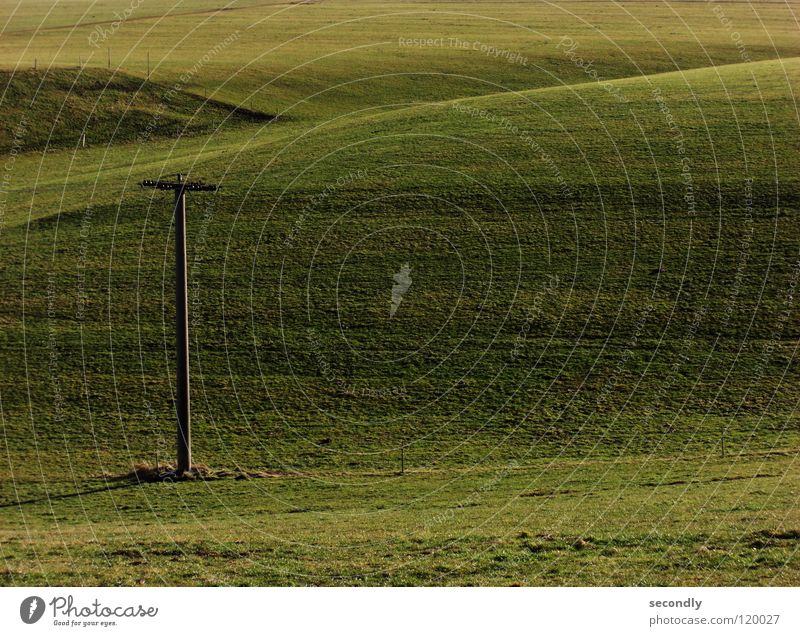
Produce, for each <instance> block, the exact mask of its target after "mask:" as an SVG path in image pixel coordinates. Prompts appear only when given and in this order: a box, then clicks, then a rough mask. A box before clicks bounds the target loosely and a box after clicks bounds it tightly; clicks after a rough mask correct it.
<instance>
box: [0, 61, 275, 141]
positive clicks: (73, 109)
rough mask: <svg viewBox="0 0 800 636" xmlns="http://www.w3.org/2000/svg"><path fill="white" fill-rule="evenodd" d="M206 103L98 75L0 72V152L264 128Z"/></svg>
mask: <svg viewBox="0 0 800 636" xmlns="http://www.w3.org/2000/svg"><path fill="white" fill-rule="evenodd" d="M270 118H271V117H270V116H269V115H264V114H261V113H257V112H253V111H249V110H242V109H236V108H233V107H232V106H230V105H228V104H224V103H221V102H217V101H213V100H206V99H203V98H201V97H199V96H197V95H194V94H192V93H190V92H187V91H186V90H185V86H184V85H182V84H180V83H179V84H175V85H166V84H158V83H154V82H148V81H144V80H142V79H141V78H137V77H134V76H132V75H127V74H125V73H120V72H115V73H112V72H110V71H106V70H100V69H94V68H91V69H88V68H87V69H81V70H77V69H49V70H48V71H46V72H45V71H33V70H25V71H16V72H10V71H0V151H1V152H8V151H9V150H10V149H11V148H12V147H13V148H15V149H16V150H17V151H21V152H27V151H31V150H40V149H43V148H45V147H46V148H51V149H52V148H62V147H63V148H77V147H82V146H83V141H82V136H83V135H85V141H86V144H88V145H90V146H91V145H106V144H109V143H124V142H130V141H138V142H141V143H145V142H149V141H151V140H153V139H157V138H159V137H179V136H181V135H197V134H209V133H212V132H214V131H215V130H216V129H217V127H218V126H221V125H223V124H226V125H236V124H239V125H241V124H242V123H252V122H258V121H268V120H269V119H270Z"/></svg>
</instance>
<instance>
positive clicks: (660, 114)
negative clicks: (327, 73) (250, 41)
mask: <svg viewBox="0 0 800 636" xmlns="http://www.w3.org/2000/svg"><path fill="white" fill-rule="evenodd" d="M799 70H800V69H799V67H798V63H797V61H796V60H786V61H781V62H759V63H751V64H744V65H731V66H727V67H719V68H715V69H701V70H696V71H691V72H685V73H675V74H664V75H657V76H652V77H647V78H644V79H631V80H621V81H619V82H616V83H614V84H613V87H614V90H609V89H608V87H604V86H601V85H597V84H595V83H588V84H581V85H576V86H569V87H564V88H560V89H556V88H552V89H544V90H534V91H528V92H523V93H506V94H499V95H493V96H487V97H483V98H476V99H472V100H460V101H455V102H449V103H442V104H432V105H427V106H419V107H413V108H408V109H403V110H399V111H395V112H392V113H382V114H381V113H378V114H365V115H360V116H353V117H350V118H348V119H346V120H343V121H334V122H331V123H330V124H326V125H323V126H321V127H319V128H317V129H313V130H310V131H306V132H305V133H304V134H302V135H299V136H297V137H296V138H294V137H292V136H291V133H292V129H290V130H288V131H283V132H281V133H279V134H276V133H275V132H274V131H275V130H278V129H276V128H273V127H271V125H270V126H267V127H265V128H262V127H258V128H252V129H250V130H248V131H242V136H241V139H240V149H241V151H240V152H235V151H231V152H230V153H226V154H224V155H221V154H216V153H211V154H210V155H208V156H206V155H205V154H203V150H202V149H200V148H196V149H195V150H194V151H192V152H190V151H189V150H187V152H189V156H190V157H192V159H191V160H190V161H188V162H184V163H183V165H186V163H189V164H191V163H192V162H196V163H195V168H194V169H193V170H194V174H196V175H197V176H198V177H202V178H205V179H207V180H211V179H215V178H216V179H221V181H222V183H223V185H224V188H223V190H222V191H221V193H219V194H218V195H215V196H214V197H213V198H205V197H197V198H195V199H193V201H192V202H191V204H190V205H191V206H193V209H194V212H193V213H192V214H190V224H189V232H190V237H191V238H190V241H191V242H190V261H191V263H192V267H191V278H192V292H191V296H192V299H191V300H192V321H193V322H192V327H193V334H192V337H193V377H194V378H195V384H194V387H195V410H194V413H195V423H196V431H197V435H196V441H195V444H196V453H197V456H198V459H201V460H202V461H204V462H206V463H209V464H211V465H231V464H233V465H242V466H251V467H259V468H267V469H276V470H294V469H301V470H307V469H312V468H331V469H347V470H358V469H376V468H387V467H394V465H395V463H396V461H397V455H398V453H399V450H398V449H399V447H400V446H401V445H407V448H406V457H407V461H408V462H409V463H410V464H411V465H418V466H447V465H462V464H464V463H470V462H475V461H499V460H500V459H507V458H509V457H512V458H517V459H520V460H525V459H528V458H532V457H540V456H543V455H544V456H560V455H563V454H567V455H570V456H576V455H577V456H586V455H587V454H590V455H595V454H597V455H600V456H608V455H613V456H616V455H619V454H627V453H639V452H656V453H658V454H669V453H680V452H691V453H700V454H707V453H717V452H719V450H720V440H721V435H722V431H726V435H727V442H728V447H729V449H736V450H738V451H743V452H749V451H750V450H754V449H769V448H772V447H774V446H776V445H777V446H779V447H785V446H787V445H791V444H794V443H795V441H796V439H797V429H796V424H795V423H794V420H793V419H792V417H791V413H792V412H793V409H794V405H795V404H796V401H797V399H798V397H800V396H798V393H797V391H796V386H797V383H796V382H795V381H794V379H795V377H796V371H795V366H794V365H793V364H792V363H791V360H792V358H793V356H794V350H795V343H796V338H797V336H798V332H797V328H796V324H797V323H796V321H794V320H791V319H790V317H791V316H792V315H793V314H792V312H793V311H794V309H793V300H792V298H793V296H792V289H793V288H794V286H795V284H796V277H797V275H798V269H797V248H796V245H797V239H798V234H797V230H796V227H795V226H796V224H795V223H794V222H793V218H794V215H795V214H796V211H797V177H796V175H797V168H798V166H797V161H798V160H797V156H796V153H795V152H794V145H793V142H792V139H793V138H794V132H795V131H796V129H797V114H796V110H795V109H794V106H793V102H792V100H791V95H792V92H791V91H792V87H793V86H795V85H796V84H797V79H798V71H799ZM245 132H246V135H245V134H244V133H245ZM204 143H205V142H204ZM226 143H227V142H226ZM207 146H209V147H211V148H213V147H214V146H215V143H214V142H213V141H212V142H210V143H208V144H207ZM133 150H134V148H133V147H131V148H130V150H129V151H128V152H130V154H129V155H127V156H126V155H125V152H126V151H125V147H124V146H123V147H121V148H119V149H117V152H118V153H120V154H118V156H117V157H116V158H115V161H117V162H120V163H121V165H125V164H127V165H128V167H127V168H126V170H127V172H128V174H129V177H128V178H129V180H130V181H135V180H136V179H138V178H139V176H142V177H145V176H153V167H148V166H149V165H150V164H149V161H150V159H149V158H148V156H147V154H136V155H134V154H133ZM139 161H142V162H143V164H142V166H140V164H139ZM173 161H174V160H173ZM100 165H102V164H98V165H97V166H96V167H95V168H94V172H95V174H96V175H97V176H96V177H95V178H96V179H98V180H99V183H101V184H102V183H103V179H104V176H103V175H104V172H103V170H102V169H101V168H100ZM145 169H146V170H148V172H144V171H143V170H145ZM140 171H141V172H140ZM88 174H90V175H91V174H92V170H89V171H88ZM105 178H108V177H105ZM71 183H72V182H71V181H70V179H69V178H68V179H66V181H65V186H67V187H68V186H69V185H70V184H71ZM109 183H111V182H110V181H109ZM124 187H125V186H124V184H122V183H116V184H113V185H112V186H111V192H110V194H111V196H112V197H114V198H117V197H118V201H119V202H118V203H114V204H107V203H103V202H102V201H101V202H99V203H97V204H94V203H93V204H92V206H91V207H89V208H79V207H77V208H76V209H74V210H69V211H66V212H62V213H61V214H60V215H59V217H58V218H57V219H56V217H50V218H42V219H40V220H38V221H35V222H34V223H32V224H29V225H19V226H17V227H14V228H9V230H8V233H7V235H6V240H7V241H10V242H11V244H12V245H13V244H14V242H16V245H18V248H17V250H16V251H15V254H16V259H18V260H16V259H15V260H12V261H11V262H10V266H9V267H8V268H6V269H5V270H4V274H3V275H4V276H5V277H6V280H7V281H8V287H9V289H11V290H12V292H10V293H9V295H8V296H7V302H8V303H9V306H17V307H18V306H21V305H22V304H23V300H22V299H23V290H22V289H21V287H20V285H19V281H20V280H23V279H24V280H26V281H27V283H26V286H25V289H24V306H25V315H24V317H23V318H22V319H18V318H13V317H12V315H11V314H7V321H8V325H9V329H8V330H7V332H6V333H7V336H6V338H7V340H6V344H5V346H6V347H7V350H9V351H11V352H12V355H9V356H5V363H4V364H5V365H6V366H5V368H4V369H3V374H4V377H6V378H11V377H12V376H13V373H14V369H15V368H16V365H17V363H18V360H19V352H22V351H24V352H25V354H24V355H25V362H26V364H27V365H28V369H29V373H28V377H29V378H33V377H37V378H43V381H33V382H30V383H29V385H28V386H27V387H24V389H23V387H20V386H19V385H17V384H14V383H8V384H6V386H4V387H3V399H4V411H5V414H6V418H7V419H8V421H9V422H14V424H13V425H9V426H8V428H7V440H8V442H7V443H8V444H9V446H10V448H11V450H12V451H14V452H18V453H21V454H20V455H19V457H22V456H23V454H24V450H23V449H25V448H26V447H27V445H28V444H29V440H30V438H31V436H32V435H36V437H37V440H38V441H39V444H40V451H41V452H42V453H44V454H45V456H46V455H47V454H49V453H51V452H52V453H56V452H58V451H57V449H58V448H60V447H61V446H62V445H63V439H64V436H66V437H67V439H68V440H69V444H70V448H71V452H73V453H77V454H78V455H83V454H85V459H82V460H81V461H80V462H78V464H79V465H92V466H100V465H102V466H103V467H108V466H114V467H115V469H117V468H119V469H120V470H122V469H124V468H125V466H129V465H130V462H131V461H132V460H133V461H142V460H147V461H153V458H155V457H157V456H159V453H160V457H161V461H163V459H164V457H170V456H171V452H172V451H171V447H172V444H171V439H172V424H171V422H172V418H173V415H172V407H171V390H170V385H169V383H168V382H167V381H166V379H167V378H169V377H170V375H171V369H172V364H173V363H172V359H171V349H172V345H171V342H172V332H171V329H172V327H171V324H172V323H171V315H172V311H173V310H172V292H171V287H172V276H171V249H172V247H171V239H170V236H169V232H170V215H169V203H168V201H166V200H165V199H164V197H161V196H158V195H156V196H155V197H152V195H151V194H150V193H139V192H137V191H135V190H131V191H127V190H125V191H123V188H124ZM54 192H58V190H54ZM50 196H51V195H50V194H49V193H48V192H47V191H45V192H43V193H42V194H41V195H38V194H37V199H36V200H35V201H34V202H33V203H34V207H39V206H42V205H44V206H45V207H47V205H46V203H45V202H47V201H48V200H49V199H48V197H50ZM56 232H57V233H56ZM88 245H91V251H86V249H85V246H88ZM23 246H24V249H23ZM54 254H55V255H56V256H55V257H54V256H53V255H54ZM404 263H409V265H410V267H411V271H412V280H413V282H412V285H411V287H410V288H409V290H408V293H407V294H406V295H405V296H404V298H403V300H402V304H401V305H400V308H399V310H398V312H397V313H396V314H395V315H394V316H391V315H390V312H389V308H390V303H391V299H392V295H391V293H392V285H393V284H394V279H393V276H394V275H395V274H396V273H397V272H398V271H399V270H400V268H401V267H402V266H403V265H404ZM14 352H18V353H16V354H15V353H14ZM34 369H39V371H38V372H36V373H34V372H33V370H34ZM48 377H49V378H50V379H49V380H48V379H47V378H48ZM54 378H57V386H56V385H54V384H53V379H54ZM21 389H23V390H21ZM28 395H30V396H31V397H30V399H29V398H28ZM87 399H88V400H89V403H90V404H91V411H89V410H87V408H86V402H85V400H87ZM53 400H56V404H57V405H58V409H59V411H58V417H54V411H53ZM29 418H30V419H29ZM108 439H115V440H117V448H119V447H120V443H121V445H122V447H123V448H124V449H125V450H124V451H123V453H122V454H120V453H119V452H118V451H114V452H110V453H109V452H108V451H107V450H106V449H107V447H106V445H105V441H104V442H103V443H101V444H99V445H98V446H97V447H96V446H95V445H96V444H98V441H99V440H108ZM254 440H255V441H254ZM120 441H121V442H120ZM92 457H94V459H90V458H92ZM19 469H20V470H23V471H24V470H25V468H24V466H21V467H19ZM31 469H32V470H35V467H31Z"/></svg>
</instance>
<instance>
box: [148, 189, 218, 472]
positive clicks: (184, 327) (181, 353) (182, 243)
mask: <svg viewBox="0 0 800 636" xmlns="http://www.w3.org/2000/svg"><path fill="white" fill-rule="evenodd" d="M141 186H142V187H143V188H155V189H156V190H173V191H174V192H175V353H176V356H177V371H176V380H177V381H176V384H177V389H178V395H177V400H176V410H177V416H178V466H177V468H176V469H175V474H176V475H177V476H180V475H183V473H185V472H188V471H190V470H191V469H192V409H191V402H190V397H189V286H188V280H187V276H186V192H187V190H188V191H192V192H197V191H200V192H216V191H217V190H219V186H218V185H211V184H206V183H202V182H200V181H197V182H187V181H184V180H183V175H182V174H178V179H177V181H175V182H172V181H160V180H155V181H154V180H151V179H146V180H145V181H142V183H141Z"/></svg>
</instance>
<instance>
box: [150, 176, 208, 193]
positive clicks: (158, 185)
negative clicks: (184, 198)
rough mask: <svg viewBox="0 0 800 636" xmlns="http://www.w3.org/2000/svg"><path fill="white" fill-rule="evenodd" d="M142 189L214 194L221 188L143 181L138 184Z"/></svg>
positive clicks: (200, 182) (196, 184)
mask: <svg viewBox="0 0 800 636" xmlns="http://www.w3.org/2000/svg"><path fill="white" fill-rule="evenodd" d="M139 185H140V186H142V187H143V188H155V189H156V190H185V191H191V192H216V191H217V190H219V189H220V187H221V186H219V185H216V184H213V183H203V182H202V181H161V180H160V179H145V180H144V181H142V182H141V183H140V184H139Z"/></svg>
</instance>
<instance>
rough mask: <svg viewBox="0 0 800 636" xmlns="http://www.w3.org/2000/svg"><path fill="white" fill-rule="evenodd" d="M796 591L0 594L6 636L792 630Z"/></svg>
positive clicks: (798, 627) (798, 630) (798, 629)
mask: <svg viewBox="0 0 800 636" xmlns="http://www.w3.org/2000/svg"><path fill="white" fill-rule="evenodd" d="M798 600H800V594H799V593H798V589H797V588H503V589H500V588H358V589H353V588H89V587H87V588H5V589H2V590H0V633H2V634H5V635H8V634H31V635H33V634H115V635H119V636H123V635H126V634H131V635H135V636H141V635H142V634H144V633H152V634H167V633H191V634H193V635H198V636H202V635H204V634H213V635H214V636H225V635H226V634H234V633H236V634H250V633H254V634H281V635H285V634H311V633H325V634H347V635H348V636H359V635H362V634H363V635H364V636H367V635H368V636H376V635H386V636H395V635H396V636H409V635H413V636H420V635H427V634H437V635H441V634H459V636H461V635H471V634H476V635H477V634H480V635H481V636H483V635H486V634H505V633H509V634H510V633H514V634H520V635H526V634H531V635H534V634H557V633H585V634H593V635H594V634H614V635H615V636H617V635H620V634H622V635H625V634H636V635H637V636H638V635H640V634H683V633H692V634H742V635H743V636H745V635H753V636H755V635H757V634H758V635H760V634H769V635H774V636H779V635H782V634H791V635H792V636H796V635H797V634H800V621H798Z"/></svg>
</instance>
